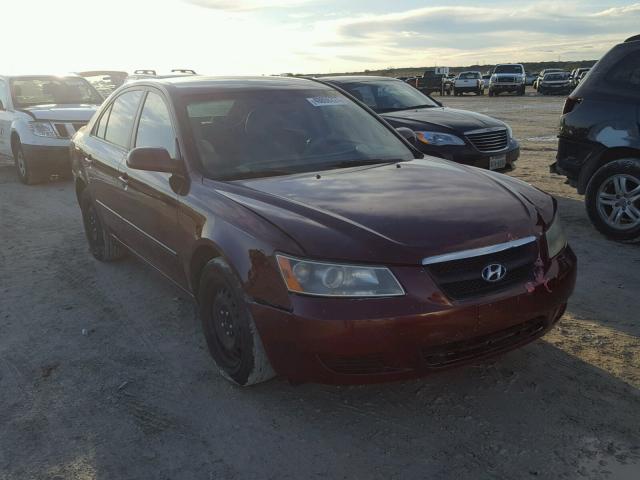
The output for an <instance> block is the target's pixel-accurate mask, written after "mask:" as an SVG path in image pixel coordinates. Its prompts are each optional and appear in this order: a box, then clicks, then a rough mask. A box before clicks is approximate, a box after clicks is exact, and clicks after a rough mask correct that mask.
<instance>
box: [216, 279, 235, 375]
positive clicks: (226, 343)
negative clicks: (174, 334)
mask: <svg viewBox="0 0 640 480" xmlns="http://www.w3.org/2000/svg"><path fill="white" fill-rule="evenodd" d="M209 322H210V326H211V331H212V332H213V333H214V339H213V340H214V342H215V344H216V350H217V351H218V357H219V358H217V359H216V360H218V361H219V362H221V365H220V366H221V367H223V368H224V369H225V370H231V371H233V370H236V369H238V368H239V367H240V364H241V363H242V338H241V335H240V333H241V332H240V325H241V324H240V310H239V308H238V305H237V303H236V301H235V299H234V298H233V295H232V294H231V292H230V291H229V289H228V288H227V287H222V288H221V289H220V290H219V291H218V292H216V296H215V298H214V300H213V303H212V305H211V313H210V316H209Z"/></svg>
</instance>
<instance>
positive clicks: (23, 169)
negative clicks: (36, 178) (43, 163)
mask: <svg viewBox="0 0 640 480" xmlns="http://www.w3.org/2000/svg"><path fill="white" fill-rule="evenodd" d="M16 165H17V167H18V172H20V176H21V177H23V178H26V177H27V165H26V164H25V161H24V154H23V153H22V149H18V152H17V153H16Z"/></svg>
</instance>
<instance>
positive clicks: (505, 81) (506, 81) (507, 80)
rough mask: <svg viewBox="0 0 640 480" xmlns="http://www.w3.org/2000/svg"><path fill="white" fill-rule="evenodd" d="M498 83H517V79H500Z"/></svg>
mask: <svg viewBox="0 0 640 480" xmlns="http://www.w3.org/2000/svg"><path fill="white" fill-rule="evenodd" d="M496 83H516V77H498V78H497V79H496Z"/></svg>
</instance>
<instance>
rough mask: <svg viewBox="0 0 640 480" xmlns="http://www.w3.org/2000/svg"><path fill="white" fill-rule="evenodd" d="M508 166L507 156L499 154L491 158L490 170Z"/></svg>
mask: <svg viewBox="0 0 640 480" xmlns="http://www.w3.org/2000/svg"><path fill="white" fill-rule="evenodd" d="M506 166H507V156H506V155H498V156H497V157H490V158H489V170H500V169H502V168H505V167H506Z"/></svg>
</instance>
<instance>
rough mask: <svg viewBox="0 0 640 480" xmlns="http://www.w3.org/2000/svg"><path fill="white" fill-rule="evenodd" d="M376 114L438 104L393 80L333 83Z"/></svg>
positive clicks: (417, 91)
mask: <svg viewBox="0 0 640 480" xmlns="http://www.w3.org/2000/svg"><path fill="white" fill-rule="evenodd" d="M335 83H336V84H337V85H338V86H339V87H340V88H342V89H344V90H346V91H347V92H349V93H350V94H351V95H353V96H354V97H356V98H357V99H358V100H360V101H361V102H363V103H365V104H366V105H367V106H368V107H369V108H371V109H372V110H374V111H375V112H377V113H385V112H394V111H399V110H411V109H413V108H430V107H437V106H438V104H437V103H436V102H434V101H433V100H431V99H430V98H429V97H427V96H426V95H425V94H423V93H421V92H420V91H419V90H417V89H416V88H414V87H412V86H411V85H409V84H408V83H404V82H398V81H395V80H391V81H388V80H380V81H377V82H353V83H351V82H349V83H341V82H335Z"/></svg>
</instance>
